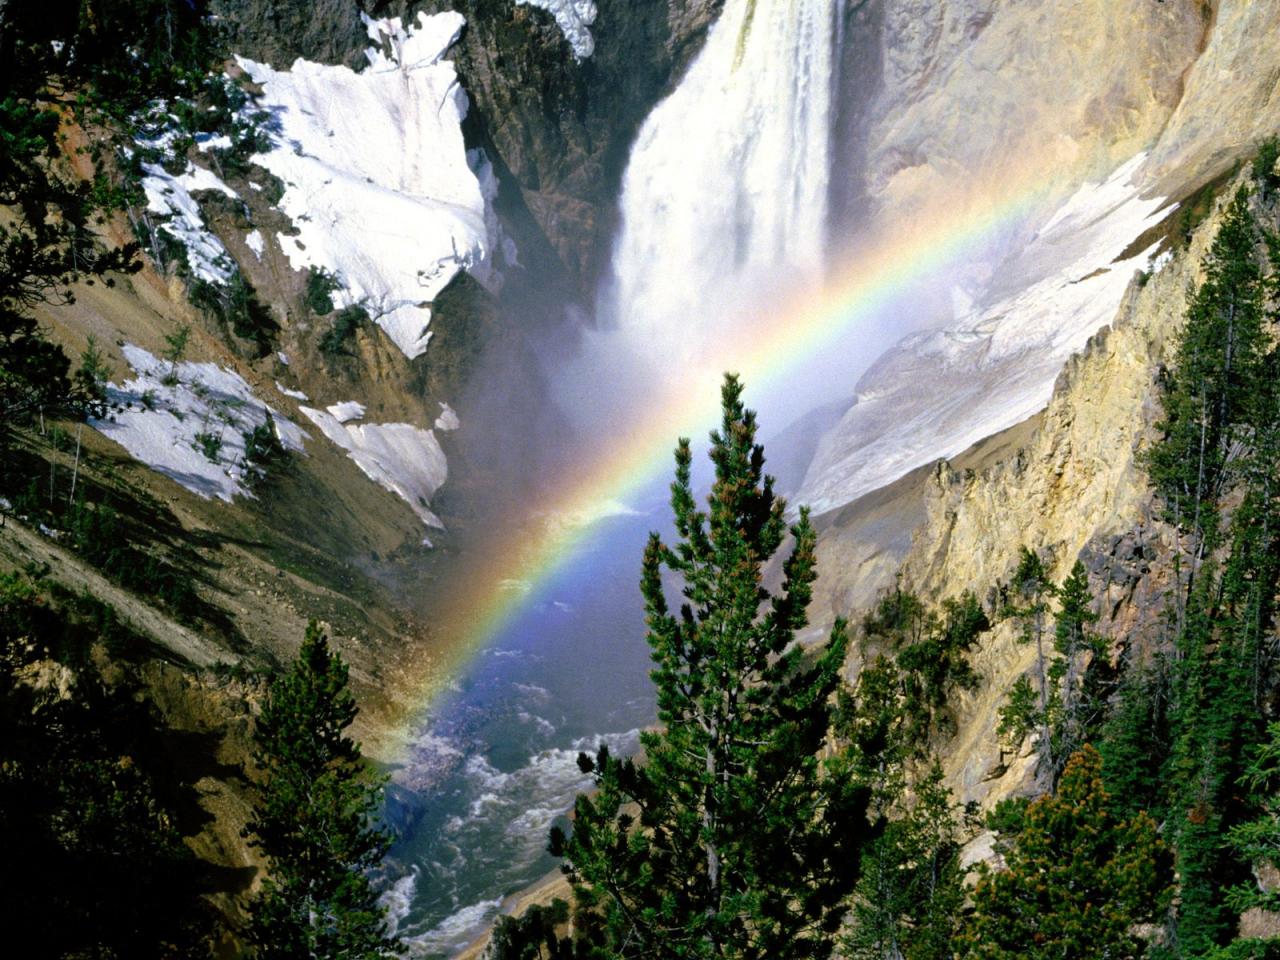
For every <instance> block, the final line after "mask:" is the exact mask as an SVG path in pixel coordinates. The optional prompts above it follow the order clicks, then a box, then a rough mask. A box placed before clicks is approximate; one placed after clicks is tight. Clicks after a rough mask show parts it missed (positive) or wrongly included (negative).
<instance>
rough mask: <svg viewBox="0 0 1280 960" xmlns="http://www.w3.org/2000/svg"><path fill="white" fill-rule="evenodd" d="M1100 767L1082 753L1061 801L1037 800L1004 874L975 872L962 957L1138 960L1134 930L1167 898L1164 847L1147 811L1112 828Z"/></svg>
mask: <svg viewBox="0 0 1280 960" xmlns="http://www.w3.org/2000/svg"><path fill="white" fill-rule="evenodd" d="M1109 806H1110V804H1109V800H1108V797H1107V794H1106V791H1105V790H1104V788H1103V785H1102V760H1101V757H1100V756H1099V754H1098V752H1097V751H1096V750H1094V749H1093V748H1092V747H1085V748H1084V749H1083V750H1081V751H1080V752H1078V753H1076V754H1075V755H1074V756H1072V757H1071V759H1070V760H1068V761H1067V765H1066V769H1065V770H1064V771H1063V775H1062V781H1061V783H1060V785H1059V788H1058V792H1057V794H1056V795H1049V796H1044V797H1041V798H1039V799H1038V800H1036V801H1034V802H1033V803H1031V804H1030V805H1029V806H1028V807H1027V808H1026V810H1025V813H1024V815H1023V816H1022V818H1021V824H1020V827H1021V828H1020V830H1019V831H1018V833H1017V835H1016V837H1015V839H1014V841H1013V843H1012V845H1011V846H1010V848H1009V850H1008V852H1007V853H1006V855H1005V861H1006V865H1005V868H1004V869H1001V870H992V869H991V868H990V867H988V866H987V865H986V864H980V865H979V867H978V883H977V886H976V887H975V888H974V891H973V906H974V909H973V915H972V917H971V918H970V920H969V923H968V926H967V928H966V930H965V931H964V933H963V935H962V936H961V937H960V938H959V950H958V955H959V956H960V957H962V958H972V960H1014V958H1018V960H1061V958H1064V957H1081V958H1084V957H1106V958H1109V960H1125V958H1136V957H1138V956H1139V955H1140V954H1141V953H1142V944H1141V943H1139V942H1138V941H1137V940H1136V939H1135V938H1134V937H1133V935H1132V932H1131V931H1132V928H1133V927H1134V925H1135V924H1138V923H1141V922H1142V921H1144V920H1149V919H1151V918H1152V917H1154V916H1155V915H1156V914H1157V913H1158V912H1159V910H1160V909H1161V906H1162V903H1163V901H1164V899H1165V895H1166V891H1167V883H1166V880H1165V870H1164V868H1163V861H1164V846H1163V844H1162V843H1161V841H1160V839H1159V838H1158V837H1157V836H1156V826H1155V823H1154V822H1153V821H1152V820H1151V819H1150V818H1149V817H1148V816H1146V814H1141V813H1140V814H1138V815H1137V816H1136V817H1134V818H1132V819H1131V820H1126V821H1116V820H1114V819H1113V818H1112V816H1111V814H1110V812H1109V810H1108V808H1109Z"/></svg>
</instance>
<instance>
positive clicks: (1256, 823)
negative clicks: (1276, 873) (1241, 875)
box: [1227, 723, 1280, 945]
mask: <svg viewBox="0 0 1280 960" xmlns="http://www.w3.org/2000/svg"><path fill="white" fill-rule="evenodd" d="M1240 786H1241V787H1243V788H1244V789H1245V790H1246V791H1247V793H1248V796H1249V798H1250V801H1251V804H1252V806H1253V807H1254V808H1255V809H1256V811H1257V812H1256V814H1255V816H1253V817H1252V818H1250V819H1248V820H1245V821H1243V822H1241V823H1238V824H1236V825H1235V826H1234V827H1232V828H1231V830H1230V831H1229V832H1228V835H1227V843H1228V844H1229V845H1230V847H1231V849H1232V851H1233V852H1234V853H1235V855H1236V856H1237V857H1238V858H1239V859H1240V861H1241V862H1243V863H1248V864H1252V865H1254V866H1263V865H1265V866H1268V867H1270V868H1271V869H1272V870H1278V869H1280V723H1272V724H1271V725H1269V726H1268V727H1267V739H1266V740H1265V741H1263V742H1262V743H1259V744H1257V745H1256V746H1254V747H1253V748H1252V749H1251V750H1250V751H1249V752H1248V765H1247V766H1246V768H1245V772H1244V775H1243V776H1242V777H1241V778H1240ZM1228 902H1229V903H1230V906H1231V907H1232V909H1234V910H1235V911H1236V912H1237V913H1243V912H1244V911H1245V910H1248V909H1251V908H1253V907H1262V908H1263V909H1266V910H1271V911H1277V910H1280V890H1275V889H1271V890H1267V891H1263V890H1262V889H1260V887H1259V886H1258V884H1257V883H1254V882H1247V883H1243V884H1240V885H1239V886H1237V887H1235V888H1234V889H1233V890H1232V891H1231V892H1230V895H1229V901H1228ZM1277 945H1280V942H1278V944H1277Z"/></svg>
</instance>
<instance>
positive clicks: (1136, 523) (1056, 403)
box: [820, 206, 1221, 806]
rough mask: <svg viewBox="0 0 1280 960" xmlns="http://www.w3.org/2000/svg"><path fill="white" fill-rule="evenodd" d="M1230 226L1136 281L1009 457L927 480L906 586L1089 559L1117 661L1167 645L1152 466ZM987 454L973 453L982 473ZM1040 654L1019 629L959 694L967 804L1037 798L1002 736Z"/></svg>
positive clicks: (906, 563) (1206, 227)
mask: <svg viewBox="0 0 1280 960" xmlns="http://www.w3.org/2000/svg"><path fill="white" fill-rule="evenodd" d="M1220 215H1221V207H1220V206H1219V208H1218V209H1217V210H1215V212H1214V213H1213V214H1212V215H1211V216H1209V217H1208V218H1207V219H1206V220H1205V221H1204V223H1203V224H1202V225H1201V226H1200V227H1199V228H1198V229H1197V230H1196V232H1195V234H1194V236H1193V238H1192V240H1191V242H1190V244H1188V245H1187V246H1186V247H1184V248H1182V247H1180V248H1179V249H1177V250H1175V251H1172V252H1171V253H1170V254H1169V255H1168V256H1167V257H1166V258H1164V259H1165V262H1164V264H1163V266H1161V267H1160V268H1159V269H1158V270H1156V271H1155V272H1154V273H1153V274H1152V275H1150V276H1149V277H1146V276H1141V277H1137V278H1135V282H1134V283H1133V284H1131V285H1130V287H1129V290H1128V292H1127V293H1126V295H1125V298H1124V301H1123V303H1122V305H1121V308H1120V311H1119V313H1118V315H1117V316H1116V318H1115V321H1114V323H1113V324H1112V325H1111V326H1110V327H1109V328H1106V329H1104V330H1102V331H1101V332H1099V333H1098V334H1097V335H1096V336H1094V337H1093V338H1092V339H1091V340H1090V341H1089V344H1088V346H1087V347H1086V349H1085V350H1084V351H1083V352H1082V353H1081V354H1079V355H1077V356H1075V357H1073V358H1072V359H1071V361H1070V362H1069V363H1068V364H1067V366H1066V368H1065V369H1064V370H1063V372H1062V374H1061V376H1060V377H1059V379H1058V382H1057V384H1056V386H1055V390H1054V395H1053V398H1052V400H1051V401H1050V403H1049V405H1048V407H1047V409H1046V410H1045V411H1044V412H1043V414H1041V415H1040V416H1039V417H1038V418H1037V419H1036V420H1035V421H1034V422H1033V423H1031V424H1028V426H1027V427H1024V428H1015V429H1014V430H1013V431H1010V432H1009V436H1008V438H1007V439H1008V440H1009V441H1010V442H1009V443H1007V444H1006V445H1005V446H1004V449H1003V450H1002V451H1001V452H1000V453H999V454H998V455H997V456H995V457H994V458H988V462H987V464H986V465H985V466H978V467H969V466H966V465H965V463H964V462H963V459H962V460H961V461H959V462H955V461H952V462H948V461H943V462H940V463H938V464H936V465H935V466H934V467H933V468H931V469H930V471H929V475H928V476H927V478H925V479H924V480H923V481H922V486H923V490H922V497H923V508H922V512H923V517H924V519H923V520H922V521H921V522H920V524H919V526H918V527H917V528H916V532H915V535H914V538H913V541H912V544H911V547H910V548H909V549H908V550H906V551H905V553H904V554H902V559H903V565H902V573H901V577H902V582H903V585H904V587H905V588H907V589H910V590H914V591H916V592H918V593H919V594H921V595H922V596H925V597H927V598H929V599H931V600H933V601H938V600H941V599H942V598H944V597H950V596H955V595H957V594H959V593H960V592H961V591H964V590H972V591H974V592H975V593H976V594H977V595H978V596H979V597H980V598H981V597H985V596H988V594H989V592H990V590H991V589H992V588H993V587H994V586H995V585H997V584H998V583H1000V582H1002V581H1005V582H1007V581H1008V579H1009V578H1010V576H1011V575H1012V572H1013V569H1014V567H1015V566H1016V563H1017V553H1018V550H1019V548H1020V547H1022V546H1025V547H1027V548H1029V549H1032V550H1035V551H1037V552H1039V553H1040V555H1041V556H1042V557H1045V558H1047V559H1048V560H1049V562H1050V572H1051V576H1052V578H1053V579H1054V581H1055V582H1061V581H1062V580H1063V579H1064V578H1065V577H1066V576H1067V574H1068V573H1069V572H1070V569H1071V567H1072V565H1073V564H1074V563H1075V561H1076V560H1077V559H1078V558H1079V559H1083V560H1084V561H1085V563H1086V566H1087V567H1088V568H1089V573H1090V584H1091V587H1092V588H1093V590H1094V592H1095V595H1097V596H1099V597H1100V598H1101V600H1100V608H1101V613H1102V617H1103V619H1102V627H1101V629H1103V630H1104V632H1105V633H1106V634H1107V635H1108V636H1111V637H1113V638H1114V642H1115V648H1114V649H1113V654H1115V655H1119V652H1120V649H1121V647H1122V646H1123V647H1125V648H1129V647H1132V648H1137V649H1139V650H1140V649H1142V648H1143V647H1144V646H1145V645H1146V644H1147V643H1148V642H1150V641H1153V640H1155V639H1156V638H1157V637H1158V636H1159V633H1160V630H1161V610H1162V607H1161V599H1160V598H1161V595H1162V593H1163V591H1164V589H1165V587H1166V582H1165V578H1166V577H1167V573H1168V564H1167V562H1165V561H1167V560H1168V558H1169V557H1170V556H1171V555H1172V550H1173V546H1174V545H1173V543H1172V541H1171V539H1170V537H1171V534H1170V531H1169V529H1168V528H1167V527H1165V526H1164V525H1162V524H1160V523H1158V522H1156V521H1154V520H1153V516H1152V514H1153V505H1152V494H1151V491H1150V488H1149V485H1148V482H1147V479H1146V476H1145V473H1144V471H1143V470H1142V468H1141V465H1140V463H1139V455H1140V452H1141V451H1142V449H1143V448H1144V446H1145V445H1146V444H1147V443H1148V442H1149V441H1150V439H1151V438H1152V436H1153V427H1154V423H1155V422H1156V420H1157V419H1158V417H1159V415H1160V411H1159V406H1158V402H1157V399H1156V390H1155V378H1156V375H1157V372H1158V370H1159V369H1160V366H1161V365H1162V364H1163V363H1165V362H1167V360H1168V358H1169V356H1170V350H1171V343H1172V340H1173V337H1174V336H1175V335H1176V332H1177V331H1178V329H1179V328H1180V326H1181V323H1182V317H1183V314H1184V310H1185V298H1186V293H1187V290H1188V288H1189V286H1191V285H1192V284H1194V283H1196V282H1197V281H1198V280H1199V279H1200V262H1201V259H1202V257H1203V255H1204V253H1205V251H1206V249H1207V247H1208V244H1209V242H1210V240H1211V239H1212V236H1213V234H1214V233H1215V232H1216V230H1217V227H1218V225H1219V223H1220ZM1028 433H1029V435H1028ZM990 442H991V443H994V444H1000V443H1001V438H999V437H997V438H993V440H992V441H990ZM975 456H976V454H975V453H970V454H966V458H968V459H969V462H970V463H972V462H974V457H975ZM918 495H919V494H918ZM820 582H821V581H820ZM890 582H891V581H890ZM881 583H882V584H884V583H885V580H884V579H883V578H882V579H881ZM1034 653H1035V652H1034V649H1032V648H1031V647H1030V646H1024V645H1022V644H1020V643H1018V642H1017V640H1016V637H1015V629H1014V627H1013V625H1012V624H1011V623H1008V622H1003V623H1000V624H997V626H996V628H995V629H994V630H993V631H992V632H991V633H989V634H988V635H987V636H986V637H985V638H984V641H983V642H982V645H981V648H980V649H978V650H977V651H976V652H975V654H974V656H973V658H972V662H973V665H974V667H975V669H976V670H977V671H978V673H979V674H980V675H981V677H982V684H981V686H980V687H979V688H978V689H977V690H974V691H972V692H959V693H957V694H956V695H955V700H954V708H955V711H956V720H957V728H958V729H957V733H956V735H955V737H954V738H953V739H952V740H950V741H949V742H947V743H946V744H940V745H939V746H938V749H939V753H940V755H941V757H942V759H943V762H944V765H945V767H946V770H947V774H948V777H949V779H950V781H951V784H952V787H953V789H955V791H956V795H957V797H958V798H959V799H961V800H964V801H969V800H974V801H979V802H980V803H982V804H983V805H984V806H989V805H990V804H992V803H994V802H995V801H996V800H998V799H1001V798H1003V797H1006V796H1010V795H1014V794H1017V793H1020V792H1025V791H1027V790H1030V789H1032V788H1033V787H1034V786H1035V784H1034V771H1033V769H1032V762H1031V760H1032V758H1031V757H1030V756H1029V755H1028V754H1026V753H1025V752H1024V754H1023V755H1021V756H1010V755H1008V754H1007V753H1006V752H1004V751H1002V749H1001V747H1000V746H999V743H998V741H997V737H996V734H995V729H996V725H997V724H998V722H999V718H998V711H999V709H1000V707H1001V706H1002V705H1003V703H1004V700H1005V697H1006V695H1007V692H1008V690H1009V689H1010V687H1011V686H1012V684H1013V682H1014V681H1015V680H1016V679H1017V677H1018V676H1019V675H1020V674H1022V673H1024V672H1025V671H1026V670H1028V669H1029V668H1030V667H1031V666H1032V663H1033V661H1034ZM851 666H852V667H853V668H854V669H856V663H854V664H852V665H851Z"/></svg>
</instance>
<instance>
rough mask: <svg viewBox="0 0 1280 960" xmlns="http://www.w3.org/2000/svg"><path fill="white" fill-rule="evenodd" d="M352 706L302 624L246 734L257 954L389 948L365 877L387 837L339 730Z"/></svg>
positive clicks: (362, 959) (338, 668) (354, 747)
mask: <svg viewBox="0 0 1280 960" xmlns="http://www.w3.org/2000/svg"><path fill="white" fill-rule="evenodd" d="M357 712H358V711H357V707H356V703H355V698H354V697H353V696H352V695H351V691H350V690H349V689H348V669H347V665H346V664H345V663H344V662H343V660H342V658H341V657H340V656H338V655H337V654H336V653H334V652H333V651H332V650H330V648H329V641H328V639H327V638H326V637H325V635H324V633H323V632H322V631H321V630H320V628H319V627H318V626H317V625H316V623H315V622H314V621H313V622H312V623H311V624H310V625H309V626H308V627H307V635H306V639H305V640H304V641H303V644H302V650H301V652H300V653H299V655H298V659H297V661H296V662H295V663H294V664H293V666H292V668H291V669H290V670H289V672H288V673H287V674H285V675H283V676H281V677H279V678H278V679H277V680H276V681H275V682H274V683H273V684H272V685H271V690H270V693H269V695H268V697H267V702H266V704H265V705H264V706H263V709H262V714H261V716H260V717H259V718H258V722H257V725H256V728H255V732H254V739H255V741H256V744H257V750H256V752H255V754H254V759H255V761H256V763H257V765H258V767H259V768H260V770H261V771H262V772H263V774H264V782H263V785H262V791H261V797H260V799H259V801H258V804H257V806H256V809H255V811H254V818H253V820H252V821H251V822H250V824H249V826H248V828H247V829H246V835H248V836H249V837H250V838H251V842H252V843H253V845H254V846H256V847H257V848H258V849H260V850H261V851H262V852H263V854H264V855H265V856H266V858H267V861H268V864H269V871H268V876H267V879H266V880H265V881H264V882H263V885H262V891H261V893H260V895H259V897H258V899H257V900H256V901H255V902H254V904H253V907H252V914H251V922H250V927H249V931H248V933H249V941H250V943H251V944H252V945H253V947H254V949H255V954H254V955H255V956H257V957H259V958H262V960H269V958H272V960H274V958H278V960H286V958H293V960H297V958H307V957H309V958H316V960H320V958H324V960H357V958H358V960H373V958H381V957H390V956H395V955H397V954H398V953H399V952H400V950H399V947H398V945H397V944H396V942H395V941H394V940H392V939H391V938H390V937H388V936H387V926H386V918H385V916H384V910H383V908H381V907H380V906H379V905H378V903H377V896H376V894H375V893H374V891H373V888H372V886H371V884H370V882H369V878H368V875H367V874H368V871H369V870H370V869H372V868H373V867H375V866H377V865H378V864H379V863H380V862H381V860H382V857H383V855H384V854H385V853H386V851H387V847H388V845H389V842H390V839H389V837H388V835H387V834H386V833H385V832H384V831H383V830H382V829H380V828H379V827H378V826H377V825H376V824H375V816H376V814H377V812H378V809H379V806H380V802H381V797H382V781H381V780H380V779H379V778H378V777H377V776H376V775H374V774H373V773H372V771H371V770H370V769H369V766H368V765H367V764H366V763H365V761H364V759H363V758H362V756H361V753H360V745H359V744H358V743H356V741H355V740H353V739H352V738H351V737H349V736H348V735H347V733H346V730H347V728H348V727H350V726H351V723H352V721H354V720H355V718H356V714H357Z"/></svg>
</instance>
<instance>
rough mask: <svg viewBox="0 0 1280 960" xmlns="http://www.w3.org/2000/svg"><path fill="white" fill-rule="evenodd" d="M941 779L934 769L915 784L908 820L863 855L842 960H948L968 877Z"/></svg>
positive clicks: (896, 823)
mask: <svg viewBox="0 0 1280 960" xmlns="http://www.w3.org/2000/svg"><path fill="white" fill-rule="evenodd" d="M942 779H943V777H942V770H941V768H940V767H938V766H936V765H935V766H934V767H933V769H932V770H931V771H930V773H929V775H928V776H927V777H925V778H924V780H923V781H921V782H920V783H919V784H917V785H916V787H915V791H914V792H915V800H914V802H913V803H912V804H911V806H910V808H909V809H908V810H907V812H906V814H905V815H904V816H902V817H901V818H900V819H896V820H892V821H891V822H890V823H888V825H887V826H886V827H885V829H884V832H883V833H882V834H880V836H878V837H876V838H875V839H874V840H873V841H872V842H871V843H870V844H869V845H868V847H867V849H866V850H864V851H863V854H862V869H861V878H860V879H859V881H858V887H857V889H856V890H855V892H854V899H853V912H852V916H851V918H850V924H851V928H852V929H851V932H850V933H849V934H848V935H847V936H846V937H845V938H844V941H843V944H842V948H843V955H844V956H847V957H850V958H853V960H883V958H886V957H901V958H903V960H950V958H951V956H952V941H953V939H954V937H955V934H956V932H957V927H958V924H959V918H960V908H961V906H962V905H963V903H964V898H965V896H964V888H963V885H962V879H963V876H964V871H963V870H962V869H961V867H960V829H959V826H960V824H959V817H958V816H957V811H956V808H955V804H954V803H953V801H952V798H951V793H950V791H948V790H947V789H946V787H945V786H943V783H942Z"/></svg>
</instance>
